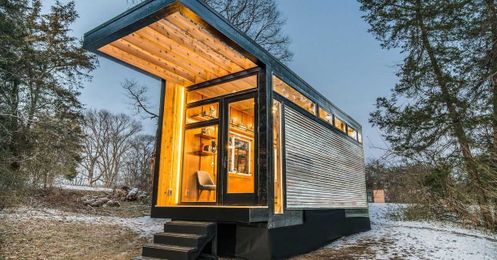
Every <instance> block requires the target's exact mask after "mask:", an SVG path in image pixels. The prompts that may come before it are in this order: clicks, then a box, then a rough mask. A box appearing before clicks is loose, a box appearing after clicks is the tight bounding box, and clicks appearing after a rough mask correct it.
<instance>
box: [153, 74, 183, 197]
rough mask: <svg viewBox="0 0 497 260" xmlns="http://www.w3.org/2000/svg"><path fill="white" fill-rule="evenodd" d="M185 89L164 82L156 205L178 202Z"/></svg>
mask: <svg viewBox="0 0 497 260" xmlns="http://www.w3.org/2000/svg"><path fill="white" fill-rule="evenodd" d="M184 103H185V89H184V87H182V86H179V85H176V84H174V83H171V82H166V86H165V97H164V108H163V109H164V111H163V120H162V137H161V151H160V164H159V180H158V192H157V206H166V205H175V204H177V203H178V194H179V193H178V192H179V190H178V189H179V187H178V184H177V183H178V181H179V179H178V178H179V166H180V163H181V156H180V154H179V151H180V150H181V145H182V144H181V143H180V142H178V140H179V139H181V138H182V137H181V136H182V134H183V127H184V126H183V125H184V124H183V111H184Z"/></svg>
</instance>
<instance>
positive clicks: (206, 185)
mask: <svg viewBox="0 0 497 260" xmlns="http://www.w3.org/2000/svg"><path fill="white" fill-rule="evenodd" d="M197 188H198V195H197V201H198V200H199V199H200V195H201V194H202V191H204V190H207V191H208V192H209V195H208V198H210V197H211V191H213V190H216V184H215V183H214V181H213V180H212V178H211V175H210V174H209V173H208V172H206V171H197Z"/></svg>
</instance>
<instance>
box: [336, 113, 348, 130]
mask: <svg viewBox="0 0 497 260" xmlns="http://www.w3.org/2000/svg"><path fill="white" fill-rule="evenodd" d="M335 127H336V128H338V129H339V130H340V131H342V132H344V133H345V132H346V130H345V129H346V127H345V123H344V122H343V121H342V119H340V118H338V117H336V116H335Z"/></svg>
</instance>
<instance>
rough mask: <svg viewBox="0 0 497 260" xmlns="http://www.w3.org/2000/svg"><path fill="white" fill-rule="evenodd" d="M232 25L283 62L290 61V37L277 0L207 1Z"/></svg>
mask: <svg viewBox="0 0 497 260" xmlns="http://www.w3.org/2000/svg"><path fill="white" fill-rule="evenodd" d="M205 2H206V3H207V4H208V5H210V6H211V7H212V8H214V9H215V10H216V11H218V12H219V13H220V14H221V15H223V16H224V18H226V19H227V20H228V21H229V22H230V23H231V24H233V25H234V26H235V27H236V28H238V29H239V30H240V31H242V32H243V33H245V34H247V35H248V36H249V37H250V38H252V39H253V40H254V41H255V42H256V43H258V44H259V45H261V46H262V47H263V48H264V49H266V50H267V51H269V52H270V53H271V54H273V55H274V56H275V57H276V58H277V59H279V60H280V61H282V62H289V61H291V60H292V58H293V53H292V52H291V51H290V50H289V45H290V37H288V35H286V34H284V33H283V31H282V28H283V26H284V25H285V23H286V20H285V19H284V18H283V17H282V16H281V13H280V12H279V11H278V6H277V5H276V2H275V1H274V0H205Z"/></svg>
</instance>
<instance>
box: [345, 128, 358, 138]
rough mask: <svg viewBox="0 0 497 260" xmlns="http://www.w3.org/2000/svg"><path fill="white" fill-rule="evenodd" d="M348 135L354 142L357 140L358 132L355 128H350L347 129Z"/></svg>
mask: <svg viewBox="0 0 497 260" xmlns="http://www.w3.org/2000/svg"><path fill="white" fill-rule="evenodd" d="M347 134H348V135H349V136H350V137H352V138H354V140H357V131H356V130H355V129H354V128H352V127H350V126H348V127H347Z"/></svg>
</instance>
